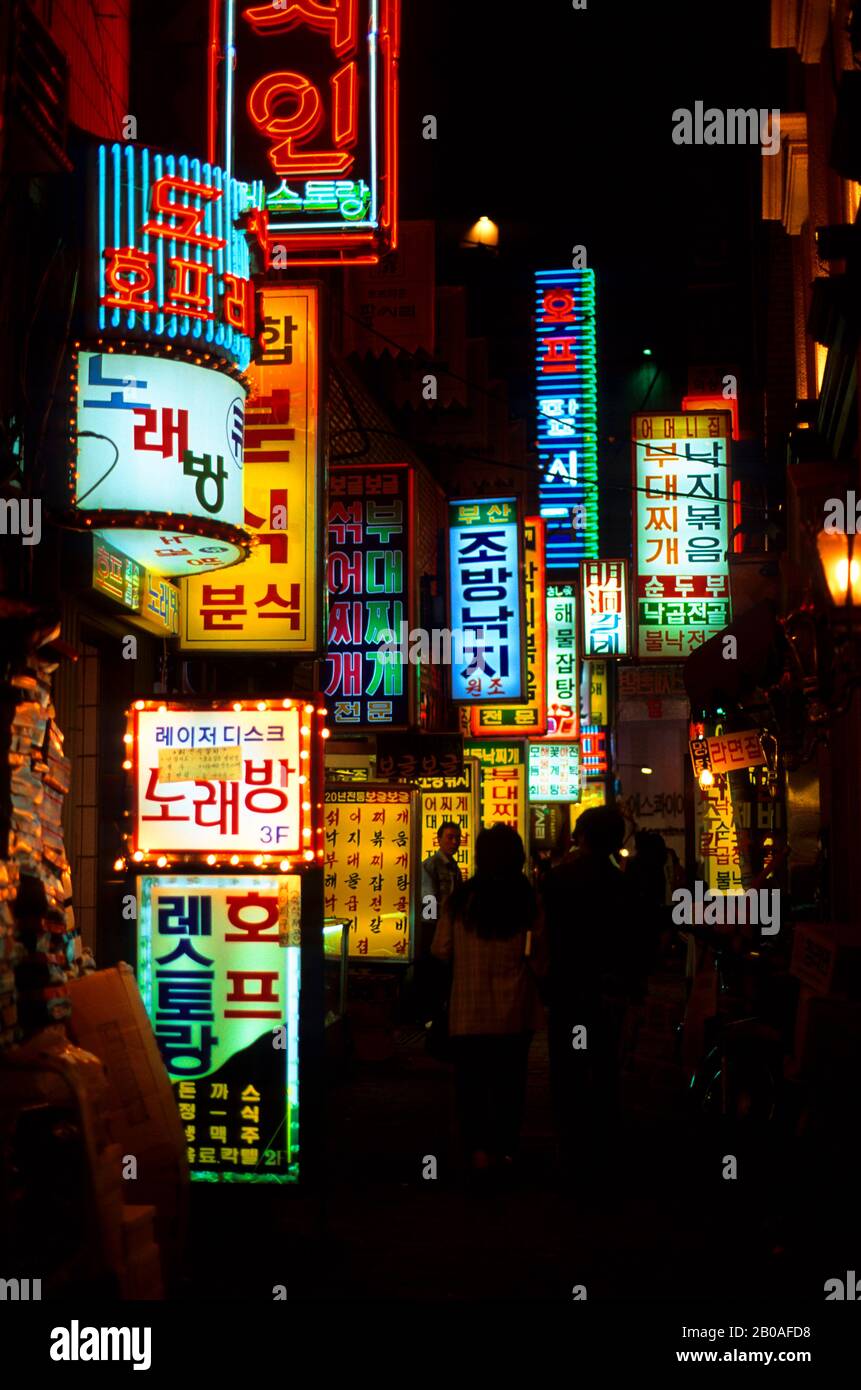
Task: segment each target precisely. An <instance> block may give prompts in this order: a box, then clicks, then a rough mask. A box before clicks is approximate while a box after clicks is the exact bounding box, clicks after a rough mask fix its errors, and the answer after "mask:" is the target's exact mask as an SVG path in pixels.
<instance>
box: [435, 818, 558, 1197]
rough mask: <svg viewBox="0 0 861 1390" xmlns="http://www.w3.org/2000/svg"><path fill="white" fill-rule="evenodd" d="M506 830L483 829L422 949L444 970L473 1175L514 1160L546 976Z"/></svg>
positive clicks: (527, 890) (540, 938) (514, 843)
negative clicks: (448, 977) (471, 869)
mask: <svg viewBox="0 0 861 1390" xmlns="http://www.w3.org/2000/svg"><path fill="white" fill-rule="evenodd" d="M525 860H526V856H525V854H524V851H523V841H522V840H521V838H520V836H519V835H518V834H517V831H516V830H514V829H513V827H512V826H510V825H495V826H493V827H492V828H491V829H489V830H482V831H481V832H480V834H479V835H478V837H477V839H476V842H475V874H474V876H473V877H472V878H470V879H468V880H467V882H466V883H462V884H460V885H459V887H457V888H456V889H455V891H454V893H453V894H452V895H451V897H450V898H449V900H448V903H447V905H446V908H445V910H444V912H443V914H442V916H441V918H440V921H439V923H438V925H437V929H436V934H435V936H434V940H433V944H432V946H431V952H432V954H433V955H434V956H436V957H437V958H438V959H439V960H443V961H449V962H451V964H452V986H451V1002H450V1004H449V1036H450V1039H451V1050H452V1057H453V1060H454V1064H455V1080H456V1089H457V1106H458V1117H459V1121H460V1127H461V1133H462V1136H463V1140H464V1144H465V1147H466V1150H467V1153H468V1154H469V1161H470V1166H471V1168H472V1171H473V1173H474V1174H476V1175H479V1174H482V1173H486V1172H487V1171H488V1170H489V1169H491V1168H492V1167H493V1166H494V1165H499V1166H501V1167H502V1168H509V1167H510V1166H511V1164H512V1163H513V1161H514V1156H515V1152H516V1149H517V1144H518V1139H519V1136H520V1127H521V1123H522V1119H523V1104H524V1099H525V1095H526V1072H527V1064H528V1059H529V1045H530V1043H531V1041H532V1035H533V1033H534V1031H535V1029H536V1028H540V1027H542V1025H543V1023H544V1011H543V1008H542V1005H541V1000H540V997H539V991H538V984H537V980H538V979H542V978H543V977H544V976H545V975H546V972H547V947H546V937H545V932H544V921H543V916H542V913H541V910H540V906H539V902H538V899H537V898H536V895H535V893H534V892H533V890H532V888H531V886H530V884H529V882H528V880H527V879H526V877H525V876H524V873H523V866H524V863H525Z"/></svg>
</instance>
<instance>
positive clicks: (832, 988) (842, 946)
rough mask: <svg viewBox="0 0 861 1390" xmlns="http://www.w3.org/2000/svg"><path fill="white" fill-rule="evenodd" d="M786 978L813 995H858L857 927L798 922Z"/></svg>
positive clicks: (860, 940)
mask: <svg viewBox="0 0 861 1390" xmlns="http://www.w3.org/2000/svg"><path fill="white" fill-rule="evenodd" d="M789 970H790V974H792V975H794V976H795V978H796V979H797V980H800V981H801V983H802V984H803V985H804V986H805V987H806V988H807V989H810V990H813V992H814V994H849V995H852V994H854V995H856V996H857V995H858V994H859V993H861V927H858V926H833V925H831V924H830V923H823V922H799V923H798V924H797V925H796V927H795V932H794V935H793V939H792V961H791V963H790V967H789Z"/></svg>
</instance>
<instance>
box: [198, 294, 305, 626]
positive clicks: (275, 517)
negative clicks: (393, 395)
mask: <svg viewBox="0 0 861 1390" xmlns="http://www.w3.org/2000/svg"><path fill="white" fill-rule="evenodd" d="M261 312H262V323H263V334H262V344H263V345H262V349H261V352H260V354H259V355H260V361H259V362H255V363H254V364H253V365H252V366H251V367H249V369H248V378H249V381H250V383H251V394H250V396H249V398H248V401H247V402H246V409H245V448H244V476H245V494H244V495H245V525H246V527H247V528H248V530H249V531H250V532H251V534H252V535H254V536H256V537H257V539H258V545H257V546H256V547H255V549H254V550H253V551H252V553H251V554H250V555H249V557H248V559H247V560H245V561H244V562H243V563H242V564H241V565H240V566H238V567H237V568H236V569H234V570H233V572H232V574H230V575H227V576H223V577H219V578H218V579H216V580H211V579H204V578H203V577H200V578H197V577H195V578H192V579H188V580H187V581H186V582H185V583H184V584H183V586H182V587H183V625H182V642H181V645H182V646H183V647H184V648H187V649H206V650H209V649H214V650H217V651H223V652H229V651H236V652H263V651H275V652H307V651H314V650H315V649H316V647H317V645H318V642H317V621H318V605H317V588H318V555H319V553H320V546H319V544H318V536H317V517H318V510H317V489H318V485H319V483H318V479H319V471H320V463H319V456H318V449H319V442H318V419H319V412H320V380H319V331H320V330H319V293H318V290H317V288H316V287H315V286H313V285H301V286H299V285H281V284H277V285H266V286H265V287H264V289H263V291H262V293H261Z"/></svg>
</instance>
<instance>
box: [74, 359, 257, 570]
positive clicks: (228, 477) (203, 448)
mask: <svg viewBox="0 0 861 1390" xmlns="http://www.w3.org/2000/svg"><path fill="white" fill-rule="evenodd" d="M244 423H245V390H244V388H243V387H242V386H240V385H239V383H238V382H236V381H234V380H233V379H232V378H231V377H229V376H228V375H227V374H226V373H224V372H220V371H211V370H208V369H207V368H205V367H196V366H192V365H190V364H189V363H187V362H174V361H172V360H170V359H167V358H162V357H144V356H131V355H126V354H124V353H107V352H105V353H101V352H81V353H80V355H79V357H78V407H77V463H76V475H75V491H74V505H75V507H76V508H77V509H78V510H80V511H85V512H98V513H99V520H100V522H101V523H102V524H103V525H104V524H107V525H110V516H111V514H112V513H118V514H119V518H118V522H119V527H118V530H117V533H116V536H112V537H111V540H112V541H114V540H115V541H116V544H117V546H118V547H119V549H120V550H121V551H122V552H123V553H124V554H126V555H129V556H130V557H131V559H133V560H136V561H137V562H138V563H139V564H142V565H145V566H146V567H147V568H149V569H152V570H154V571H155V572H156V573H157V574H159V573H160V574H168V575H171V574H188V573H194V572H195V571H196V570H199V569H217V568H218V567H220V566H222V565H228V564H232V563H233V561H234V560H236V559H238V558H239V557H240V555H241V553H242V552H241V549H240V548H239V547H238V546H235V545H232V544H227V543H226V542H225V541H223V540H221V539H219V535H220V532H221V531H222V528H223V527H225V526H227V527H241V526H242V520H243V504H242V444H243V429H244ZM138 513H142V514H144V515H145V516H146V515H151V516H153V530H138V529H137V528H136V527H134V526H132V525H129V526H128V528H127V529H126V527H125V525H124V523H125V521H126V520H128V519H129V518H130V514H138ZM168 513H172V514H173V518H175V519H178V518H182V517H185V518H195V519H196V521H197V525H196V526H195V527H193V528H191V529H192V530H193V531H196V532H198V534H197V535H196V536H195V535H190V534H188V532H187V531H186V532H182V531H180V530H179V528H177V527H176V520H173V522H171V518H170V517H169V516H168ZM159 520H163V523H164V530H165V533H166V534H164V535H162V534H161V533H160V532H159V531H158V530H157V529H155V528H156V526H157V524H158V522H159ZM171 525H172V526H173V527H174V528H176V534H167V532H168V531H169V530H170V528H171ZM207 525H209V527H211V528H212V532H211V539H207Z"/></svg>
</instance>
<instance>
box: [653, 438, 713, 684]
mask: <svg viewBox="0 0 861 1390" xmlns="http://www.w3.org/2000/svg"><path fill="white" fill-rule="evenodd" d="M729 436H730V415H729V412H725V411H716V412H715V413H714V414H712V415H709V414H699V413H693V414H689V415H661V414H657V413H655V414H648V415H635V416H634V419H633V440H634V444H633V455H634V489H635V491H634V496H635V498H636V506H635V522H634V564H635V573H636V603H637V627H638V646H637V652H638V655H639V656H647V657H653V658H658V659H660V658H664V659H669V660H675V661H678V660H679V659H680V657H685V656H688V655H689V654H690V653H691V652H692V651H694V650H695V649H696V648H697V647H699V646H702V644H703V643H704V642H707V641H708V640H709V639H710V638H711V637H714V636H716V634H717V633H719V632H721V631H722V629H723V628H725V627H726V626H727V624H728V623H729V622H730V619H731V616H732V615H731V609H730V591H729V559H728V554H727V550H728V539H727V537H728V511H729V502H728V496H729V493H728V481H729Z"/></svg>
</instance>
